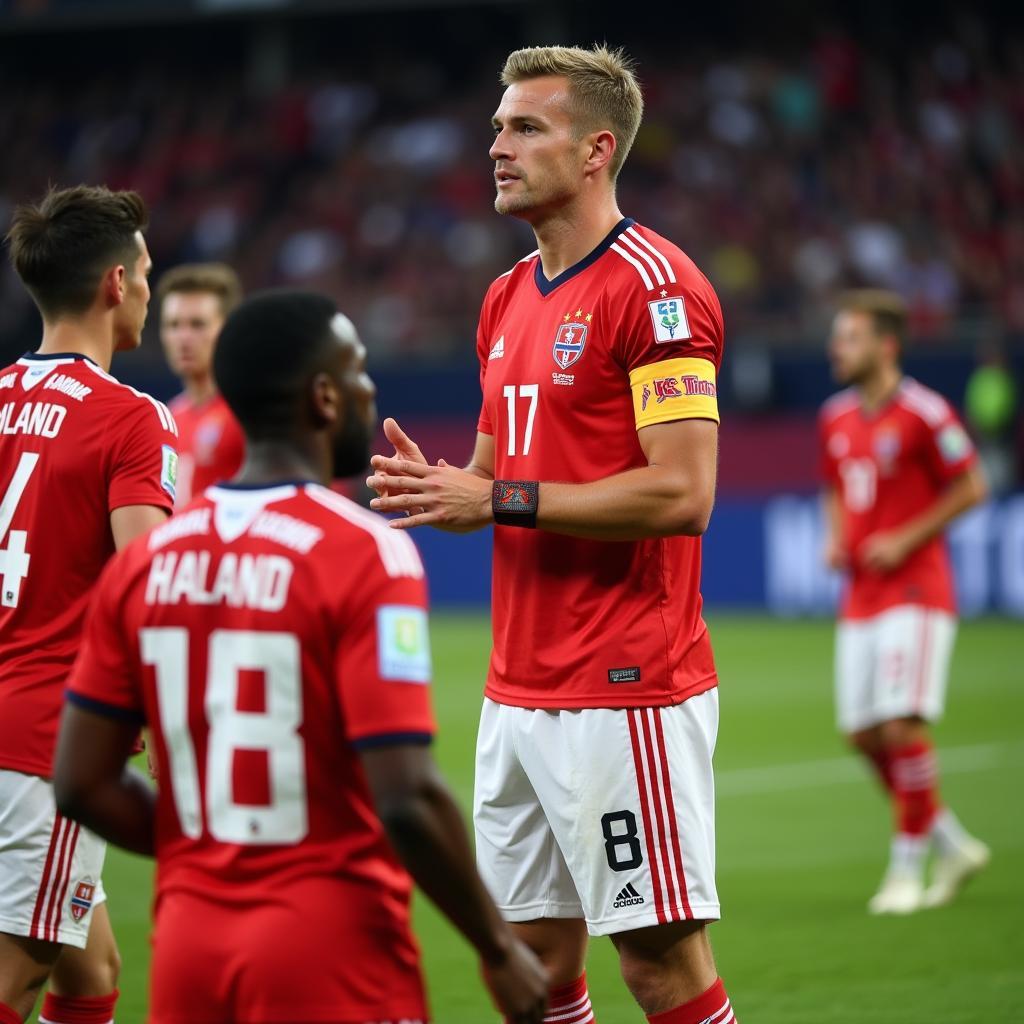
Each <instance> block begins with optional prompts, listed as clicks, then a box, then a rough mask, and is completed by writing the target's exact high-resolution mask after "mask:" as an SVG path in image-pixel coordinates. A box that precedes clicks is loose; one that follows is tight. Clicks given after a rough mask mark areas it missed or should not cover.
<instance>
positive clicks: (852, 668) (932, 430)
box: [820, 291, 989, 914]
mask: <svg viewBox="0 0 1024 1024" xmlns="http://www.w3.org/2000/svg"><path fill="white" fill-rule="evenodd" d="M906 328H907V313H906V308H905V306H904V304H903V301H902V300H901V299H900V297H899V296H897V295H893V294H891V293H888V292H880V291H861V292H853V293H851V294H850V295H848V296H847V297H846V299H845V300H844V302H843V303H842V304H841V306H840V309H839V312H838V313H837V315H836V318H835V322H834V324H833V328H832V337H831V340H830V342H829V356H830V358H831V361H832V368H833V374H834V376H835V378H836V380H837V381H838V382H839V383H841V384H845V385H847V388H846V390H845V391H841V392H840V393H839V394H837V395H834V396H833V397H832V398H830V399H829V400H828V401H827V402H826V403H825V405H824V406H823V408H822V411H821V421H820V422H821V445H822V473H823V477H824V479H825V504H826V510H827V520H828V542H827V550H826V560H827V561H828V563H829V565H831V566H832V567H833V568H835V569H839V570H842V571H844V572H846V573H847V574H848V582H849V586H848V588H847V592H846V595H845V599H844V602H843V607H842V611H841V613H840V619H839V629H838V633H837V638H836V698H837V717H838V722H839V728H840V729H841V730H842V731H843V732H844V733H845V734H846V735H847V736H848V737H849V740H850V742H851V743H852V744H853V745H854V747H856V748H857V749H858V750H859V751H860V752H861V753H862V754H863V755H864V756H865V758H867V759H868V760H869V761H870V762H871V764H872V765H873V766H874V767H875V769H876V771H877V773H878V776H879V778H880V779H881V781H882V783H883V785H884V786H885V788H886V791H887V792H888V793H889V795H890V797H891V799H892V803H893V809H894V817H895V823H896V830H895V834H894V835H893V838H892V847H891V853H890V860H889V867H888V870H887V871H886V873H885V876H884V878H883V880H882V884H881V887H880V888H879V890H878V892H877V893H876V894H875V895H874V896H873V897H872V898H871V900H870V902H869V904H868V908H869V910H870V911H871V912H872V913H874V914H907V913H911V912H912V911H915V910H918V909H920V908H921V907H925V906H938V905H940V904H942V903H947V902H949V900H951V899H952V898H953V897H954V896H955V895H956V892H957V890H958V889H959V888H960V886H961V885H962V884H963V883H964V882H965V881H966V880H967V879H968V878H970V877H971V875H973V874H975V873H977V872H978V871H980V870H981V869H982V868H983V867H984V866H985V865H986V864H987V863H988V859H989V851H988V848H987V847H986V846H985V844H984V843H981V842H979V841H978V840H977V839H975V838H973V837H972V836H970V835H969V834H968V833H967V832H965V831H964V829H963V827H962V826H961V825H960V823H959V821H958V820H957V818H956V816H955V815H954V814H953V812H952V811H951V810H950V809H949V808H948V807H944V806H943V805H942V802H941V800H940V798H939V781H938V768H937V765H936V761H935V752H934V749H933V746H932V740H931V735H930V729H929V724H930V723H931V722H934V721H935V720H936V719H937V718H939V717H940V716H941V714H942V711H943V705H944V703H945V691H946V677H947V674H948V671H949V660H950V655H951V654H952V651H953V637H954V634H955V632H956V602H955V595H954V591H953V574H952V570H951V567H950V562H949V555H948V553H947V551H946V546H945V543H944V541H943V537H942V532H943V530H944V529H945V528H946V526H948V525H949V523H951V522H952V521H953V520H954V519H955V518H956V517H957V516H959V515H961V514H962V513H963V512H965V511H966V510H967V509H969V508H971V506H973V505H976V504H977V503H978V502H980V501H982V500H983V499H984V497H985V495H986V485H985V480H984V477H983V476H982V472H981V469H980V467H979V464H978V459H977V456H976V454H975V451H974V446H973V445H972V444H971V441H970V439H969V438H968V436H967V434H966V433H965V431H964V429H963V427H962V426H961V425H960V422H959V420H958V419H957V417H956V414H955V413H954V412H953V410H952V409H951V408H950V406H949V403H948V402H946V400H945V399H944V398H942V397H941V396H940V395H938V394H936V393H935V392H934V391H932V390H930V389H929V388H926V387H925V386H924V385H922V384H919V383H918V382H917V381H915V380H913V379H911V378H910V377H907V376H904V374H903V371H902V370H901V368H900V354H901V351H902V348H903V344H904V340H905V337H906ZM933 845H934V848H935V852H936V858H935V864H934V870H933V876H932V879H931V884H930V885H928V886H927V887H926V885H925V869H926V857H927V855H928V852H929V848H930V847H931V846H933Z"/></svg>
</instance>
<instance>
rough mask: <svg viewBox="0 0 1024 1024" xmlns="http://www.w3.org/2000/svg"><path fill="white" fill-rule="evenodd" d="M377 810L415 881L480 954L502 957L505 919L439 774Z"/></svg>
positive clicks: (506, 941) (506, 943) (490, 959)
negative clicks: (491, 893) (496, 904)
mask: <svg viewBox="0 0 1024 1024" xmlns="http://www.w3.org/2000/svg"><path fill="white" fill-rule="evenodd" d="M378 813H379V814H380V817H381V820H382V821H383V823H384V827H385V829H386V830H387V833H388V838H389V839H390V840H391V843H392V845H393V846H394V848H395V851H396V853H397V854H398V856H399V859H400V860H401V861H402V863H403V864H404V865H405V867H406V869H407V870H408V872H409V874H410V875H412V877H413V879H414V880H415V881H416V884H417V885H418V886H419V887H420V888H421V889H422V890H423V892H425V893H426V894H427V896H428V897H429V898H430V899H431V900H432V901H433V903H434V904H435V905H436V906H437V907H438V909H439V910H440V911H441V912H442V913H443V914H444V915H445V917H447V918H448V920H449V921H451V923H452V924H453V925H454V926H455V927H456V928H457V929H458V930H459V931H460V932H461V933H462V934H463V935H464V936H465V937H466V939H467V941H468V942H469V943H470V944H471V945H472V946H473V947H474V948H475V949H476V951H477V952H478V953H479V954H480V957H481V959H482V960H484V961H485V962H486V963H488V964H492V965H496V964H500V963H501V962H503V961H504V959H505V957H506V955H507V952H508V949H509V947H510V945H511V942H512V934H511V931H510V930H509V928H508V925H506V924H505V922H504V921H503V920H502V919H501V916H500V915H499V914H498V911H497V908H496V907H495V906H494V903H493V901H492V900H491V898H490V896H489V895H488V893H487V890H486V889H485V888H484V884H483V882H482V881H481V880H480V876H479V874H478V873H477V870H476V864H475V861H474V858H473V853H472V851H471V849H470V845H469V837H468V836H467V835H466V827H465V825H464V824H463V821H462V815H461V814H460V812H459V809H458V807H457V806H456V805H455V802H454V800H453V799H452V798H451V796H450V794H449V792H448V790H447V787H446V786H445V785H444V783H443V782H441V781H440V780H435V781H433V782H432V783H430V784H427V785H424V786H421V787H420V789H419V790H418V791H417V792H416V793H415V794H413V795H410V796H409V797H408V798H405V799H403V800H401V801H398V802H396V803H394V804H393V805H392V806H390V807H388V806H384V807H381V806H378Z"/></svg>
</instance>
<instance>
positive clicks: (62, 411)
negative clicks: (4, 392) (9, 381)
mask: <svg viewBox="0 0 1024 1024" xmlns="http://www.w3.org/2000/svg"><path fill="white" fill-rule="evenodd" d="M67 414H68V411H67V409H66V408H65V407H64V406H63V405H51V404H50V403H49V402H26V403H25V404H24V405H23V406H22V407H21V409H20V410H19V409H18V404H17V402H8V403H7V404H6V405H4V406H0V434H34V435H35V436H37V437H56V436H57V435H58V434H59V433H60V428H61V426H62V424H63V423H64V417H65V416H67Z"/></svg>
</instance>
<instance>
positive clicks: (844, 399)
mask: <svg viewBox="0 0 1024 1024" xmlns="http://www.w3.org/2000/svg"><path fill="white" fill-rule="evenodd" d="M859 405H860V398H859V396H858V395H857V392H856V391H855V390H854V389H853V388H846V389H845V390H844V391H838V392H836V394H834V395H832V396H831V397H830V398H826V399H825V401H824V403H823V404H822V406H821V412H822V415H823V416H841V415H842V414H843V413H845V412H849V411H850V410H851V409H856V408H857V406H859Z"/></svg>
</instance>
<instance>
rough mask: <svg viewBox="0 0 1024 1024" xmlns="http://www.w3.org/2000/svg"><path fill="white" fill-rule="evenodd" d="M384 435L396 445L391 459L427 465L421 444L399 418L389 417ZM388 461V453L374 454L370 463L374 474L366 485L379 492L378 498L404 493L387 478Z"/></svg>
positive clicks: (420, 510)
mask: <svg viewBox="0 0 1024 1024" xmlns="http://www.w3.org/2000/svg"><path fill="white" fill-rule="evenodd" d="M383 427H384V436H385V437H386V438H387V439H388V440H389V441H390V442H391V444H392V445H394V448H395V454H394V455H392V456H391V459H392V460H394V459H404V460H405V461H406V462H415V463H417V464H418V465H421V466H425V465H426V464H427V460H426V459H425V458H424V457H423V452H421V451H420V446H419V445H418V444H417V443H416V442H415V441H414V440H413V439H412V438H411V437H410V436H409V435H408V434H407V433H406V432H405V431H404V430H403V429H402V428H401V427H400V426H399V425H398V420H396V419H392V417H390V416H389V417H388V418H387V419H386V420H385V421H384V423H383ZM387 462H388V456H386V455H374V456H373V458H372V459H370V465H371V466H373V469H374V473H373V476H370V477H367V480H366V486H367V487H369V488H370V489H371V490H374V491H376V492H377V497H378V498H386V497H387V496H388V495H390V494H402V493H404V492H403V491H401V490H400V489H399V488H397V487H393V486H391V485H390V482H389V481H388V480H387V469H386V468H385V467H386V465H387ZM416 511H418V512H422V511H423V509H421V508H417V509H416ZM410 514H411V513H410Z"/></svg>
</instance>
